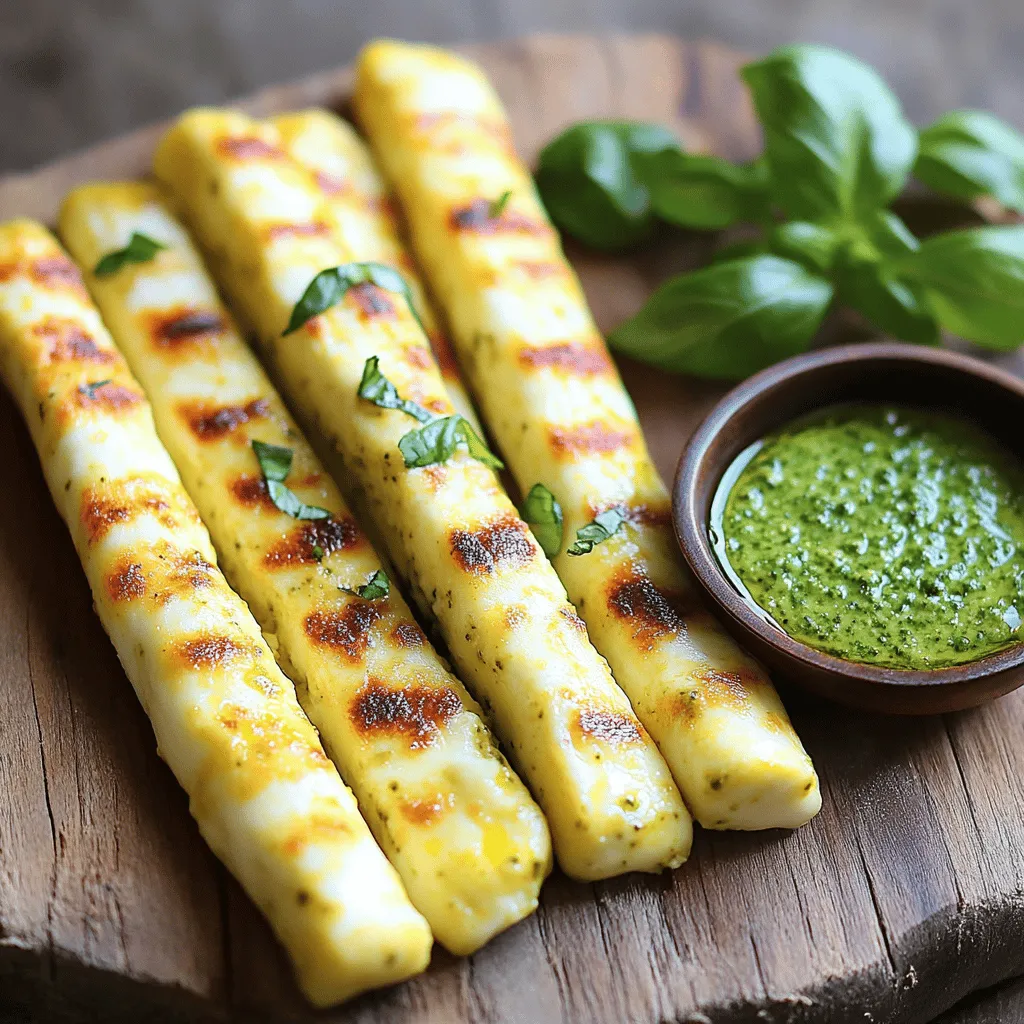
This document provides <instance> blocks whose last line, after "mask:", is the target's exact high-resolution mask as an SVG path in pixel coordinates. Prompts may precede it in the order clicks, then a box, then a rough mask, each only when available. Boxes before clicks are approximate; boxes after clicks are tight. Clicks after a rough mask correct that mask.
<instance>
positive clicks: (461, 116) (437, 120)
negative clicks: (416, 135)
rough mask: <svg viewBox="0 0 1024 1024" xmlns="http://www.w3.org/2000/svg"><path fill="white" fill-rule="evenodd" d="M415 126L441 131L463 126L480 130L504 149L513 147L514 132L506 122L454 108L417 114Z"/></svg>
mask: <svg viewBox="0 0 1024 1024" xmlns="http://www.w3.org/2000/svg"><path fill="white" fill-rule="evenodd" d="M413 127H414V129H415V130H416V131H418V132H423V133H425V134H426V133H430V132H440V131H443V130H444V129H446V128H451V127H461V128H467V129H469V130H472V131H476V132H479V133H480V134H482V135H484V136H488V137H489V138H490V139H491V140H493V141H494V142H497V143H499V145H501V147H502V148H503V149H506V150H511V149H512V133H511V130H510V129H509V127H508V125H507V124H505V123H504V122H498V121H487V120H484V119H483V118H480V117H474V116H473V115H472V114H465V113H460V112H458V111H454V110H444V111H437V112H433V113H429V114H417V115H416V119H415V121H414V122H413Z"/></svg>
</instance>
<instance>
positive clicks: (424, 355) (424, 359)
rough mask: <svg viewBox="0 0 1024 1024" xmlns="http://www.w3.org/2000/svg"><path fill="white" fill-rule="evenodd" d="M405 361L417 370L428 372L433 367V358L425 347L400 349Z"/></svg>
mask: <svg viewBox="0 0 1024 1024" xmlns="http://www.w3.org/2000/svg"><path fill="white" fill-rule="evenodd" d="M402 356H403V358H404V359H405V361H406V362H407V363H408V364H409V365H410V366H412V367H415V368H416V369H417V370H429V369H430V368H431V366H433V365H434V357H433V356H432V355H431V354H430V349H428V348H427V347H426V346H425V345H406V346H405V348H404V349H402Z"/></svg>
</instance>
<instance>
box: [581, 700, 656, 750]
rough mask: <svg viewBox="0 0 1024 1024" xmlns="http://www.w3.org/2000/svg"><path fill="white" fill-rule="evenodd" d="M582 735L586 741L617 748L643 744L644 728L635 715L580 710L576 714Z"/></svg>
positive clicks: (598, 710)
mask: <svg viewBox="0 0 1024 1024" xmlns="http://www.w3.org/2000/svg"><path fill="white" fill-rule="evenodd" d="M576 725H577V727H578V728H579V731H580V735H581V736H582V737H584V738H586V739H593V740H602V741H603V742H604V743H609V744H611V745H612V746H616V747H626V746H630V745H631V744H636V743H643V742H644V734H643V727H642V726H641V725H640V723H639V722H638V721H637V720H636V718H634V716H633V715H630V714H627V713H626V712H623V711H612V710H609V709H607V708H593V707H585V708H580V710H579V711H578V712H577V714H576Z"/></svg>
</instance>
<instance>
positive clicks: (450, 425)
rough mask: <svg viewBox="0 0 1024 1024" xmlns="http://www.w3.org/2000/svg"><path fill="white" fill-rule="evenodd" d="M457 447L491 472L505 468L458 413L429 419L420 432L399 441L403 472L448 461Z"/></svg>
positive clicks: (471, 426)
mask: <svg viewBox="0 0 1024 1024" xmlns="http://www.w3.org/2000/svg"><path fill="white" fill-rule="evenodd" d="M460 447H465V449H466V451H467V452H468V453H469V455H470V456H471V457H472V458H474V459H476V460H477V462H482V463H483V464H484V465H485V466H490V467H491V469H504V468H505V464H504V463H503V462H502V461H501V459H499V458H498V457H497V456H496V455H494V454H493V453H492V452H491V450H490V449H489V448H488V447H487V445H486V444H484V441H483V439H482V438H481V437H480V435H479V434H478V433H477V432H476V431H475V430H474V429H473V425H472V424H471V423H470V422H469V420H467V419H466V418H465V416H460V415H458V414H457V413H456V414H455V415H454V416H444V417H441V418H439V419H436V420H431V421H430V422H429V423H428V424H427V425H426V426H425V427H420V429H419V430H410V431H409V433H408V434H406V435H405V436H404V437H401V438H399V441H398V450H399V451H400V452H401V453H402V458H403V459H405V467H406V469H420V468H422V467H423V466H436V465H438V464H440V463H442V462H447V461H448V460H449V459H450V458H451V457H452V456H453V455H454V454H455V452H456V451H457V450H458V449H459V448H460Z"/></svg>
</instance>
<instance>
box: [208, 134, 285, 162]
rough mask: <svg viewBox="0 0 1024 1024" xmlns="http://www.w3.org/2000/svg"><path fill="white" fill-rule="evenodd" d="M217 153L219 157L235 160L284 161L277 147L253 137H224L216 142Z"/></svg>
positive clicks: (283, 156) (282, 154)
mask: <svg viewBox="0 0 1024 1024" xmlns="http://www.w3.org/2000/svg"><path fill="white" fill-rule="evenodd" d="M217 151H218V152H219V153H220V154H221V156H226V157H230V158H234V159H235V160H284V159H285V155H284V153H283V152H282V150H281V149H280V148H279V147H277V146H272V145H271V144H270V143H269V142H265V141H264V140H263V139H260V138H256V137H255V136H246V135H234V136H231V135H225V136H223V137H222V138H220V139H218V140H217Z"/></svg>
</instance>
